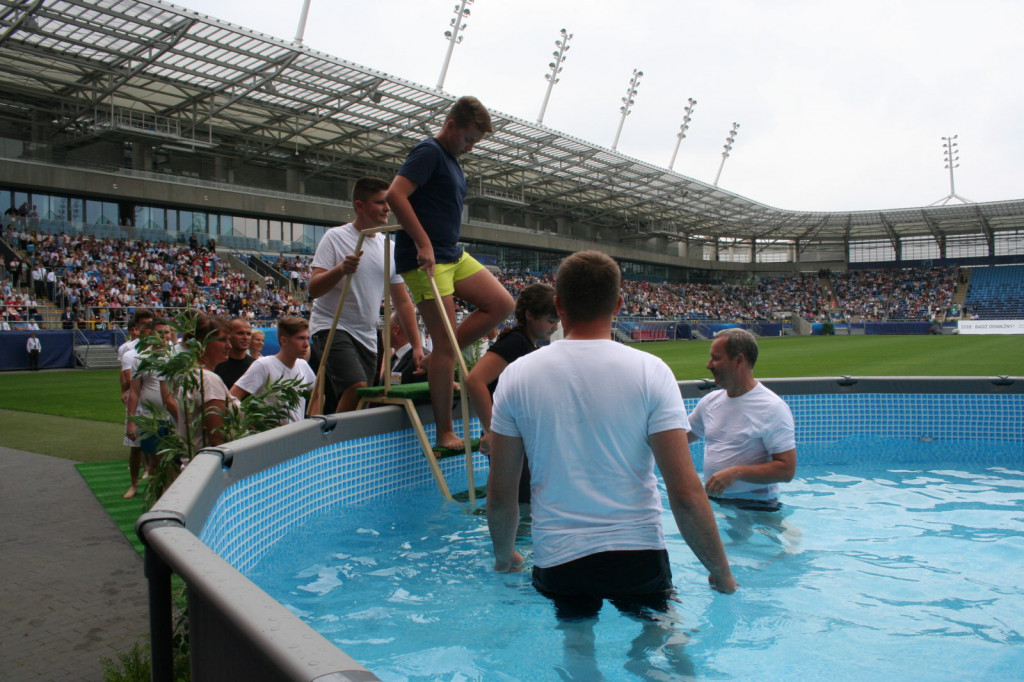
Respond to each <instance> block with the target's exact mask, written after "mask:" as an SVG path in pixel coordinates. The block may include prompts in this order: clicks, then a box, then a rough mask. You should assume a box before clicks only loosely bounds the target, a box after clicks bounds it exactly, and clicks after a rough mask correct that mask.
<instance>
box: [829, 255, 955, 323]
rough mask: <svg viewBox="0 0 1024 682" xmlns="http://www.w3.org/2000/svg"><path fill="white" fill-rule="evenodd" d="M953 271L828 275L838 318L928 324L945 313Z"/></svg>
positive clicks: (951, 292) (939, 269) (875, 271)
mask: <svg viewBox="0 0 1024 682" xmlns="http://www.w3.org/2000/svg"><path fill="white" fill-rule="evenodd" d="M956 276H957V271H956V268H954V267H934V268H908V269H903V270H855V271H850V272H840V273H833V274H832V286H833V288H834V289H835V292H836V297H837V298H838V301H839V303H840V311H841V315H840V317H845V318H851V317H853V316H858V317H860V318H861V319H865V320H883V319H904V320H931V319H934V318H935V317H938V316H944V315H946V314H947V312H948V311H949V308H950V305H951V302H952V298H953V290H954V289H955V288H956Z"/></svg>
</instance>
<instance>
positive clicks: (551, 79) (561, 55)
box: [537, 28, 572, 124]
mask: <svg viewBox="0 0 1024 682" xmlns="http://www.w3.org/2000/svg"><path fill="white" fill-rule="evenodd" d="M559 34H560V35H561V36H562V37H561V38H559V39H558V40H556V41H555V46H556V47H557V48H558V49H557V50H555V51H554V52H552V53H551V55H552V56H553V57H554V58H555V60H554V61H553V62H551V63H549V64H548V68H549V69H551V73H546V74H544V78H546V79H547V80H548V89H547V91H546V92H545V93H544V103H543V104H541V105H540V113H539V114H538V115H537V123H538V124H540V123H543V122H544V112H546V111H547V109H548V100H549V99H551V90H552V88H554V87H555V83H557V82H558V81H560V80H561V78H559V77H558V74H560V73H562V64H563V63H564V62H565V53H566V52H568V51H569V41H570V40H572V34H571V33H569V32H568V31H566V30H565V29H564V28H563V29H562V30H561V31H559Z"/></svg>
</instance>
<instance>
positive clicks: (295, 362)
mask: <svg viewBox="0 0 1024 682" xmlns="http://www.w3.org/2000/svg"><path fill="white" fill-rule="evenodd" d="M490 132H492V124H491V119H490V116H489V114H488V112H487V110H486V108H484V106H483V105H482V104H481V103H480V102H479V100H477V99H475V98H472V97H463V98H460V99H459V100H458V101H456V103H455V105H454V106H453V107H452V109H451V111H450V112H449V114H448V116H447V118H446V119H445V121H444V123H443V125H442V127H441V129H440V130H439V131H438V132H437V133H436V134H435V135H434V136H433V137H429V138H427V139H426V140H424V141H422V142H421V143H420V144H419V145H417V146H416V147H415V148H414V149H413V150H412V152H411V153H410V154H409V157H408V158H407V160H406V162H405V163H404V164H403V166H402V167H401V168H400V170H399V171H398V174H397V175H396V176H395V177H394V178H393V179H392V180H391V181H390V182H387V181H384V180H381V179H375V178H364V179H362V180H359V181H358V182H356V183H355V186H354V191H353V204H354V208H355V219H354V220H353V221H352V222H351V223H348V224H346V225H341V226H338V227H334V228H332V229H330V230H328V231H327V233H326V234H325V235H324V238H323V240H322V241H321V242H320V244H319V246H318V247H317V250H316V254H315V255H314V257H313V260H312V276H311V278H310V281H309V284H308V291H309V294H310V296H311V297H312V299H313V307H312V314H311V318H310V322H309V325H308V328H307V326H306V324H305V321H304V320H301V319H298V318H284V319H282V320H281V321H280V322H279V324H278V336H279V340H280V341H281V351H280V352H279V353H278V354H277V355H275V356H272V357H263V358H260V359H258V360H255V361H254V360H253V359H252V358H251V356H250V351H251V348H250V343H251V341H250V338H251V331H250V328H249V324H248V322H247V321H245V320H244V319H237V318H236V319H235V320H232V321H231V323H230V325H229V326H225V325H224V324H223V323H222V322H219V321H217V320H215V319H206V318H203V319H202V320H201V321H200V324H199V326H198V327H197V330H196V334H197V336H199V337H201V338H202V339H203V340H204V341H205V342H206V345H205V348H206V351H205V354H204V356H203V366H204V382H206V383H204V392H205V395H206V398H207V400H208V404H209V405H212V406H214V407H216V406H218V405H219V406H223V405H224V404H226V403H227V402H228V401H231V400H235V399H241V398H244V397H245V396H246V395H248V394H249V393H253V392H255V391H258V390H259V388H260V386H263V385H266V382H267V380H268V378H272V377H280V376H296V377H299V378H301V379H302V380H304V381H307V382H309V383H310V384H311V383H312V382H313V381H314V377H313V372H312V370H311V369H310V366H309V365H308V364H307V363H306V361H305V360H304V359H303V358H304V355H305V352H306V351H307V349H311V356H312V363H313V365H314V366H319V364H320V359H321V358H322V357H323V355H324V354H325V353H327V356H328V358H327V362H326V371H325V376H324V377H322V380H323V382H324V389H325V390H324V393H325V396H326V399H325V405H324V412H328V413H330V412H337V411H344V410H348V409H352V408H353V407H354V405H355V402H356V395H355V393H356V391H357V390H358V389H359V388H360V387H362V386H367V385H371V384H372V382H373V381H374V380H375V378H376V377H377V375H378V372H379V368H378V365H377V361H376V357H377V351H378V348H377V333H376V328H377V320H378V316H379V308H380V304H381V301H382V299H383V298H384V297H385V296H390V297H391V300H392V302H393V304H394V310H395V316H394V322H393V324H392V327H393V329H391V330H389V331H390V332H391V333H393V334H397V338H400V339H401V340H402V341H403V342H404V344H403V345H405V344H408V346H409V348H408V353H409V356H408V357H409V362H410V363H411V365H412V368H411V371H412V372H415V373H419V372H423V371H425V372H426V376H427V382H428V385H429V389H430V398H431V403H432V405H433V408H434V417H435V423H436V427H437V445H438V446H441V447H448V448H453V449H461V445H462V439H461V438H459V437H458V436H457V435H456V433H455V431H454V428H453V424H452V397H453V375H454V365H455V360H456V355H455V354H456V353H458V352H460V349H461V348H465V347H467V346H469V345H471V344H472V343H473V342H474V341H476V340H477V339H480V338H482V337H483V336H485V335H486V334H487V333H488V332H489V331H490V330H492V329H493V328H495V327H496V326H497V325H499V324H500V323H501V322H503V321H504V320H505V319H506V317H507V316H508V315H509V314H510V313H512V312H513V310H514V311H515V319H516V324H515V325H514V327H513V328H511V329H508V330H506V331H505V332H504V333H503V334H502V335H501V336H500V337H499V338H498V339H497V340H496V342H495V343H494V345H493V346H492V348H491V349H490V351H489V352H487V353H486V354H485V355H484V356H483V357H482V358H481V359H480V361H479V362H478V364H477V365H476V366H475V367H474V369H473V371H472V372H471V373H470V375H469V377H467V380H466V386H467V390H468V393H469V398H470V400H471V401H472V403H473V405H474V408H475V411H476V413H477V414H478V416H479V417H480V420H481V424H482V426H483V429H484V437H483V439H482V443H481V449H482V451H483V452H484V453H485V454H488V455H489V457H490V475H489V479H488V492H487V520H488V526H489V530H490V534H491V539H492V543H493V550H494V557H495V561H494V568H495V570H497V571H502V572H506V571H516V570H521V569H522V568H523V567H524V560H523V557H522V556H521V554H520V553H519V552H518V551H517V549H516V532H517V528H518V525H519V521H520V513H521V510H520V505H521V504H525V503H529V505H530V513H531V515H532V520H533V525H532V543H533V551H534V554H533V584H534V586H535V587H536V588H537V589H538V590H539V591H540V592H541V593H542V594H544V595H546V596H548V597H550V598H551V599H552V600H553V602H554V604H555V607H556V613H557V615H558V617H559V618H560V619H565V620H578V619H588V618H592V617H594V616H595V615H596V614H597V612H598V610H599V609H600V607H601V604H602V602H603V601H604V600H605V599H608V600H610V601H612V603H613V604H615V606H617V607H618V608H619V609H621V610H623V611H624V612H626V613H628V614H631V615H635V616H638V617H641V618H642V617H643V614H644V613H646V612H647V611H650V610H653V611H655V612H657V611H662V612H663V611H666V610H667V609H668V608H669V603H670V601H672V599H673V595H674V591H673V585H672V576H671V569H670V567H669V560H668V554H667V551H666V548H665V538H664V531H663V530H662V521H661V515H662V504H661V496H660V493H659V489H658V483H657V478H656V474H655V467H657V469H658V470H659V471H660V473H661V476H662V478H663V479H664V482H665V486H666V490H667V494H668V499H669V503H670V506H671V511H672V514H673V517H674V519H675V523H676V525H677V527H678V529H679V531H680V533H681V534H682V537H683V539H684V540H685V541H686V543H687V544H688V545H689V546H690V548H691V549H692V550H693V552H694V554H695V555H696V557H697V558H698V560H699V561H700V562H701V563H702V564H703V565H704V567H705V568H706V569H707V571H708V573H709V583H710V585H711V587H712V588H713V589H715V590H718V591H720V592H723V593H731V592H733V591H734V590H736V588H737V584H736V580H735V578H734V576H733V574H732V572H731V569H730V565H729V561H728V558H727V557H726V553H725V549H724V547H723V544H722V541H721V539H720V537H719V533H718V528H717V524H716V521H715V516H714V513H713V511H712V506H711V501H712V500H715V501H716V503H719V504H734V505H738V506H746V507H750V508H754V509H758V510H761V511H766V512H768V513H770V512H771V510H775V509H778V507H779V501H778V483H779V482H783V481H788V480H790V479H792V477H793V475H794V472H795V468H796V448H795V440H794V426H793V418H792V415H791V413H790V411H789V408H788V407H787V406H786V404H785V403H784V402H783V401H782V400H781V399H780V398H779V397H778V396H776V395H775V394H774V393H772V392H771V391H769V390H768V389H767V388H765V387H764V386H763V385H762V384H761V383H760V382H758V381H757V380H756V379H754V376H753V367H754V364H755V363H756V361H757V342H756V339H755V338H754V337H753V335H752V334H750V333H749V332H745V331H743V330H738V329H730V330H726V331H725V332H722V333H720V334H719V335H717V336H716V338H715V339H714V341H713V343H712V345H711V351H710V361H709V362H708V365H707V367H708V369H709V370H710V371H711V372H712V374H713V375H714V377H715V381H716V383H717V384H718V386H719V387H720V388H721V389H722V390H720V391H715V392H713V393H711V394H709V395H708V396H706V397H705V398H704V399H702V400H701V401H700V402H699V404H698V405H697V407H696V408H695V409H694V410H693V412H691V413H690V414H689V415H688V414H687V412H686V410H685V408H684V405H683V400H682V397H681V394H680V391H679V388H678V385H677V383H676V380H675V378H674V376H673V374H672V372H671V370H670V369H669V368H668V366H667V365H666V364H665V363H664V362H662V361H661V360H659V359H657V358H655V357H654V356H652V355H650V354H648V353H644V352H642V351H639V350H636V349H634V348H630V347H627V346H624V345H622V344H619V343H617V342H614V341H612V340H611V325H612V320H613V318H614V316H615V315H616V314H617V313H618V312H619V310H620V308H621V307H622V304H623V299H622V294H621V272H620V270H619V266H618V265H617V264H616V263H615V261H614V260H612V259H611V258H610V257H609V256H607V255H606V254H603V253H600V252H597V251H585V252H580V253H576V254H573V255H571V256H569V257H567V258H566V259H565V260H564V261H563V263H562V264H561V266H560V267H559V269H558V272H557V275H556V278H555V284H554V287H552V286H550V285H547V284H534V285H530V286H527V287H525V288H524V289H523V290H522V291H521V292H520V294H519V296H518V301H516V300H513V298H512V296H511V295H510V294H509V293H508V292H507V291H506V289H505V288H504V287H503V286H502V285H501V283H500V282H499V281H498V280H497V279H496V278H495V277H494V276H493V275H492V274H491V273H490V272H489V271H487V270H486V269H485V268H484V267H483V266H482V265H480V263H479V262H477V261H476V260H475V259H474V258H473V257H472V256H470V255H469V254H467V253H465V252H464V251H463V250H462V249H461V247H459V246H458V241H459V226H460V225H461V221H462V209H463V200H464V198H465V195H466V189H467V185H466V180H465V176H464V174H463V171H462V168H461V166H460V164H459V160H458V159H459V157H460V156H461V155H463V154H465V153H467V152H469V151H470V150H472V148H473V146H474V145H475V144H477V143H478V142H479V141H480V140H481V139H483V137H484V136H485V135H486V134H487V133H490ZM392 211H394V213H395V215H396V217H397V219H398V222H399V223H400V225H401V228H402V229H401V231H398V232H397V234H396V238H395V244H394V246H395V248H394V252H393V254H392V255H391V262H390V263H387V264H385V254H386V253H387V249H386V248H385V240H387V239H389V237H388V236H387V235H386V234H384V233H381V232H373V231H372V230H374V229H375V228H378V227H381V226H384V225H385V224H386V223H387V221H388V218H389V216H390V214H391V212H392ZM357 244H358V245H359V248H357ZM385 272H389V273H390V276H389V277H388V279H387V281H385ZM435 288H436V292H437V294H438V295H439V296H440V298H441V302H440V303H441V305H438V302H437V301H436V300H434V299H435ZM346 289H349V292H348V296H347V298H344V300H342V299H343V291H345V290H346ZM456 297H457V298H459V299H461V300H462V301H465V302H466V303H468V304H470V306H472V312H470V313H469V314H468V315H467V316H466V317H465V318H464V319H462V320H461V322H459V323H457V320H456V315H455V298H456ZM339 305H341V307H340V311H339ZM417 311H418V313H419V316H420V317H421V318H422V319H423V321H424V323H425V326H426V330H427V333H428V334H429V335H430V337H431V338H432V341H433V349H432V352H431V353H430V354H429V355H425V353H424V348H423V342H422V339H421V337H420V334H419V327H418V325H417V322H416V314H417ZM335 313H337V320H338V322H337V325H336V329H335V330H334V334H333V341H332V344H331V347H330V348H329V349H327V348H326V340H327V338H328V337H329V336H331V331H332V330H331V327H332V323H333V322H334V319H335V316H336V315H335ZM445 318H447V320H446V319H445ZM446 323H447V325H451V327H452V329H453V330H454V336H455V339H456V343H455V344H454V345H453V344H452V343H451V342H450V340H449V336H448V334H447V330H446ZM559 323H560V324H561V326H562V329H563V331H564V339H562V340H560V341H558V342H556V343H552V344H549V345H546V346H544V347H542V348H538V346H539V345H541V344H543V342H545V341H547V340H548V339H549V338H550V337H551V336H552V334H553V333H554V332H555V330H556V329H557V328H558V326H559ZM156 328H157V329H159V325H157V327H156ZM157 333H159V332H157ZM393 338H395V337H393ZM132 381H134V379H132ZM164 399H165V401H167V400H168V396H167V395H166V394H165V395H164ZM171 399H172V400H173V397H171ZM126 402H128V399H127V398H126ZM130 404H131V405H134V404H135V400H134V399H132V400H131V402H130ZM172 412H173V410H172ZM204 414H207V413H206V412H204ZM301 415H302V412H301V411H299V412H298V413H297V414H295V415H294V416H295V417H297V418H298V417H301ZM201 433H202V434H203V435H204V437H205V438H206V440H207V442H209V443H210V444H217V443H218V442H219V441H218V431H217V424H216V420H209V422H208V423H204V424H203V429H202V430H201ZM698 438H704V439H705V441H706V446H705V450H706V455H705V463H704V477H705V480H704V481H703V483H702V482H701V480H700V477H699V476H698V475H697V472H696V469H695V467H694V464H693V461H692V459H691V456H690V449H689V443H690V442H692V441H695V440H696V439H698ZM134 490H135V480H134V478H133V486H132V489H131V490H129V493H132V494H134ZM126 496H128V495H127V494H126Z"/></svg>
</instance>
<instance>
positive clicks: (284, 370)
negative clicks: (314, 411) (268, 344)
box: [235, 355, 316, 422]
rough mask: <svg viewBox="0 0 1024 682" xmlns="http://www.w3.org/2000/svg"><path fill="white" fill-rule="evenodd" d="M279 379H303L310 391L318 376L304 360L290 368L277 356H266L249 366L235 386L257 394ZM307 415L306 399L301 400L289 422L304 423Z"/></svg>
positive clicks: (290, 414)
mask: <svg viewBox="0 0 1024 682" xmlns="http://www.w3.org/2000/svg"><path fill="white" fill-rule="evenodd" d="M278 379H302V382H303V390H308V389H309V388H312V386H313V384H314V383H315V382H316V374H314V373H313V369H312V368H311V367H310V366H309V363H308V362H306V361H305V360H303V359H302V358H298V359H297V360H296V361H295V366H294V367H288V366H286V365H285V364H284V363H283V362H281V361H280V360H279V359H278V358H277V356H276V355H264V356H263V357H260V358H258V359H257V360H256V361H255V362H253V363H252V364H251V365H249V369H247V370H245V374H243V375H242V377H241V378H240V379H239V380H238V381H236V382H235V386H238V387H239V388H240V389H242V390H243V391H245V392H246V393H253V394H256V393H262V392H263V388H264V386H266V385H267V381H268V380H269V381H270V382H274V381H277V380H278ZM305 415H306V399H305V398H302V399H300V400H299V404H298V405H296V406H295V407H294V408H293V409H292V410H291V411H289V412H288V416H289V418H288V421H290V422H297V421H302V419H303V418H304V417H305Z"/></svg>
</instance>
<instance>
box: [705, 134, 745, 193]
mask: <svg viewBox="0 0 1024 682" xmlns="http://www.w3.org/2000/svg"><path fill="white" fill-rule="evenodd" d="M739 131H740V124H739V123H736V122H735V121H733V124H732V130H730V131H729V135H728V136H727V137H726V138H725V145H724V146H723V147H722V149H724V150H725V151H723V152H722V163H720V164H718V173H716V174H715V181H714V183H712V184H714V186H715V187H718V179H719V178H720V177H722V169H723V168H725V160H726V159H728V158H729V153H730V152H732V145H733V143H734V142H735V141H736V135H737V133H739Z"/></svg>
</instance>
